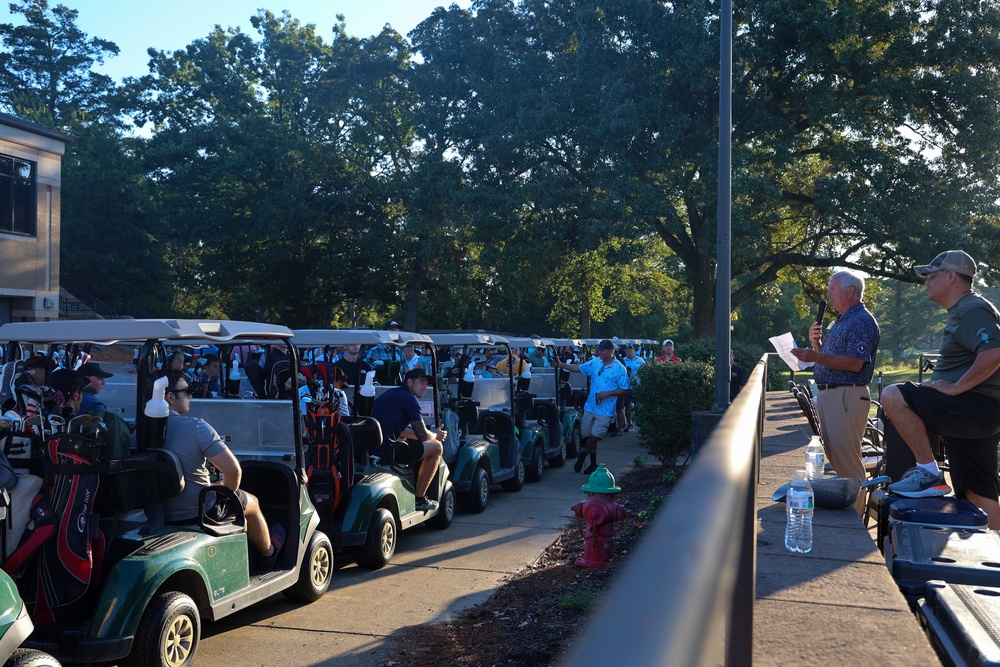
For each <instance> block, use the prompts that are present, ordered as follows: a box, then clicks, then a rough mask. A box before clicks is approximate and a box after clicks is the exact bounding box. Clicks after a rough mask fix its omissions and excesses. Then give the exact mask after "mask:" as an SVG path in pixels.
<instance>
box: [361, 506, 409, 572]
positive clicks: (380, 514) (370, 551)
mask: <svg viewBox="0 0 1000 667" xmlns="http://www.w3.org/2000/svg"><path fill="white" fill-rule="evenodd" d="M398 542H399V528H398V526H397V525H396V518H395V517H394V516H392V512H390V511H389V510H387V509H386V508H384V507H379V508H378V509H376V510H375V513H374V514H372V520H371V522H370V523H369V524H368V536H367V537H366V538H365V543H364V544H362V545H361V546H360V547H358V548H357V549H356V550H355V552H354V558H355V560H357V562H358V565H360V566H361V567H366V568H368V569H370V570H378V569H379V568H383V567H385V566H386V565H388V564H389V561H390V560H392V555H393V554H394V553H396V544H397V543H398Z"/></svg>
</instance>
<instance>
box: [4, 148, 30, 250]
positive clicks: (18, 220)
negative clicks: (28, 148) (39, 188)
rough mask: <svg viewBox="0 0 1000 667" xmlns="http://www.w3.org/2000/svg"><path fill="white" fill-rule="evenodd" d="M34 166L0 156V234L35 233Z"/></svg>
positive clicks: (25, 161)
mask: <svg viewBox="0 0 1000 667" xmlns="http://www.w3.org/2000/svg"><path fill="white" fill-rule="evenodd" d="M36 207H37V200H36V198H35V163H34V162H28V161H27V160H21V159H18V158H16V157H8V156H6V155H0V232H13V233H14V234H28V235H32V236H33V235H34V234H35V209H36Z"/></svg>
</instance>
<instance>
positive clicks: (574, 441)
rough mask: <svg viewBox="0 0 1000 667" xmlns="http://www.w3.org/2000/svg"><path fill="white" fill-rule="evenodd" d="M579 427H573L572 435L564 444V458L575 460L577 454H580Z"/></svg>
mask: <svg viewBox="0 0 1000 667" xmlns="http://www.w3.org/2000/svg"><path fill="white" fill-rule="evenodd" d="M580 440H582V438H581V437H580V425H579V424H577V425H576V426H574V427H573V434H572V435H571V436H570V437H569V442H567V443H566V458H568V459H569V458H575V457H576V455H577V454H579V453H580Z"/></svg>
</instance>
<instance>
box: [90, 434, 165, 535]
mask: <svg viewBox="0 0 1000 667" xmlns="http://www.w3.org/2000/svg"><path fill="white" fill-rule="evenodd" d="M107 466H108V474H106V475H103V479H102V483H101V486H100V490H99V492H98V493H99V500H98V507H99V508H100V511H101V514H104V515H107V516H110V515H112V514H116V515H120V514H124V513H126V512H130V511H132V510H135V509H143V510H145V511H146V518H147V521H148V522H152V523H154V524H159V525H162V522H163V508H162V503H163V501H164V500H166V499H167V498H173V497H174V496H176V495H177V494H179V493H180V492H181V491H183V490H184V470H183V469H182V468H181V461H180V459H179V458H177V455H176V454H174V453H173V452H171V451H168V450H165V449H150V450H147V451H145V452H141V453H139V454H136V455H135V456H131V457H129V458H127V459H116V460H112V461H109V462H108V463H107Z"/></svg>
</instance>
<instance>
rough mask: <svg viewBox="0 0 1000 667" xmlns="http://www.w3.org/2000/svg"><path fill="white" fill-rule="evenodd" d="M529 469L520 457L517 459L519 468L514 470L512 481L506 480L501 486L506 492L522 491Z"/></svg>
mask: <svg viewBox="0 0 1000 667" xmlns="http://www.w3.org/2000/svg"><path fill="white" fill-rule="evenodd" d="M527 475H528V473H527V469H526V468H525V467H524V461H523V460H522V459H521V457H520V456H518V457H517V468H515V469H514V476H513V477H511V478H510V479H505V480H504V481H502V482H500V486H502V487H503V490H504V491H520V490H521V488H522V487H523V486H524V480H525V479H526V478H527Z"/></svg>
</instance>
